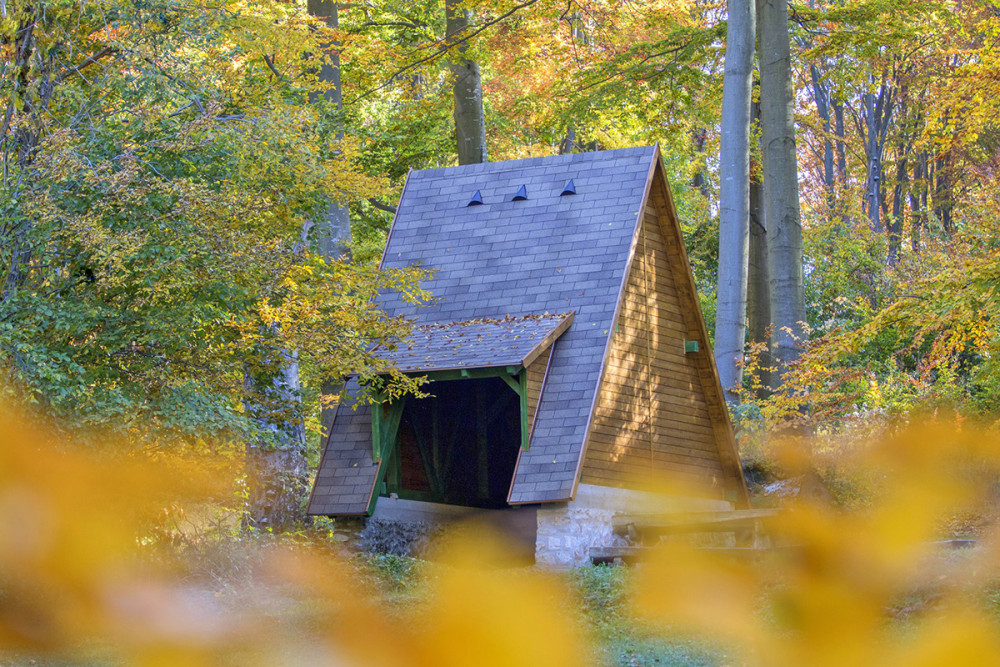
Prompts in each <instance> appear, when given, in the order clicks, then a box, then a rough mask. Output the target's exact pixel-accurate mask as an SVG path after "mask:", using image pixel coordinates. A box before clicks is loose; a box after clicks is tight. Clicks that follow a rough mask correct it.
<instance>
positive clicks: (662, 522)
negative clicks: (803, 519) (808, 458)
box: [612, 509, 779, 544]
mask: <svg viewBox="0 0 1000 667" xmlns="http://www.w3.org/2000/svg"><path fill="white" fill-rule="evenodd" d="M778 513H779V510H776V509H754V510H728V511H722V512H684V513H680V512H678V513H671V514H618V515H616V516H615V517H614V518H613V519H612V525H613V527H614V531H615V533H616V534H617V535H621V536H627V537H629V538H631V539H632V540H633V541H637V542H640V543H643V544H645V543H647V542H648V541H649V540H650V538H655V540H658V539H659V538H661V537H664V536H666V535H679V534H684V533H731V532H739V531H751V532H752V531H757V530H759V529H760V528H762V527H763V524H765V523H766V522H767V521H769V520H771V519H773V518H774V517H776V516H778ZM655 540H654V541H655Z"/></svg>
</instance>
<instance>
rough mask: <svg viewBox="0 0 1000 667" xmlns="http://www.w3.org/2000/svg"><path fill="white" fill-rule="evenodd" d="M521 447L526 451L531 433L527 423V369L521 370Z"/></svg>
mask: <svg viewBox="0 0 1000 667" xmlns="http://www.w3.org/2000/svg"><path fill="white" fill-rule="evenodd" d="M519 377H520V380H521V391H520V392H518V393H519V394H520V397H521V449H522V450H524V451H528V445H529V444H530V443H529V442H528V438H529V436H530V435H531V424H529V423H528V371H527V369H525V370H523V371H521V374H520V376H519Z"/></svg>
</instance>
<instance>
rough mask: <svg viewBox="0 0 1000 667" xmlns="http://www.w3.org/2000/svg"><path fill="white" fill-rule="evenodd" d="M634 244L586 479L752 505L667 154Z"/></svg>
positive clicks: (584, 468)
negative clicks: (657, 486) (663, 487)
mask: <svg viewBox="0 0 1000 667" xmlns="http://www.w3.org/2000/svg"><path fill="white" fill-rule="evenodd" d="M634 247H635V250H634V252H633V254H632V259H631V262H630V267H629V271H628V278H627V280H626V281H625V285H624V288H623V290H622V295H621V300H620V303H619V307H618V312H617V315H616V321H615V322H616V325H615V330H614V332H613V334H612V338H611V340H610V344H609V349H608V353H607V356H606V359H605V365H604V370H603V372H602V379H601V385H600V389H599V391H598V395H597V397H596V400H595V406H594V411H593V413H592V422H591V424H590V428H589V429H588V437H587V443H586V446H585V448H584V454H583V456H582V459H581V466H580V468H579V473H578V476H577V481H578V482H581V481H582V482H584V483H587V484H595V485H600V486H612V487H622V488H636V487H637V486H644V485H646V484H648V483H649V482H650V480H651V479H658V480H661V481H663V482H664V483H666V484H671V483H673V484H676V485H677V486H678V488H684V489H685V490H687V491H691V490H697V492H699V493H701V494H702V495H705V496H710V497H716V498H720V499H724V500H728V501H731V502H734V503H735V504H736V505H737V506H740V507H746V506H747V504H748V494H747V489H746V484H745V482H744V480H743V475H742V469H741V466H740V463H739V457H738V454H737V448H736V442H735V438H734V436H733V431H732V426H731V424H730V421H729V415H728V411H727V409H726V405H725V402H724V399H723V395H722V391H721V385H720V383H719V379H718V375H717V371H716V368H715V364H714V361H713V356H712V351H711V346H710V343H709V339H708V332H707V330H706V327H705V323H704V318H703V317H702V315H701V310H700V306H699V302H698V297H697V291H696V288H695V284H694V279H693V277H692V275H691V271H690V268H689V264H688V259H687V253H686V251H685V249H684V243H683V237H682V235H681V230H680V226H679V224H678V221H677V218H676V214H675V209H674V206H673V200H672V198H671V195H670V189H669V187H668V185H667V182H666V177H665V176H664V174H663V168H662V165H661V164H660V161H659V156H658V155H657V160H656V168H655V170H654V174H653V176H652V180H651V183H650V188H649V190H648V193H647V197H646V204H645V206H644V208H643V214H642V216H641V221H640V224H639V226H638V229H637V231H636V239H635V243H634ZM692 343H693V344H692ZM574 495H575V492H574Z"/></svg>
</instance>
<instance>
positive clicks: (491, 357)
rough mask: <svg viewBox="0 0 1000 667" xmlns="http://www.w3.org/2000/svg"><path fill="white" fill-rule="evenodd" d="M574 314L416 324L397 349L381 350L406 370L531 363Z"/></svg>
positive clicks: (381, 355)
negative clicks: (407, 338) (405, 341)
mask: <svg viewBox="0 0 1000 667" xmlns="http://www.w3.org/2000/svg"><path fill="white" fill-rule="evenodd" d="M572 319H573V314H572V313H564V314H556V315H551V314H549V313H542V314H538V315H526V316H523V317H505V318H503V319H476V320H466V321H463V322H447V323H444V324H424V325H420V326H418V327H416V328H415V329H414V330H413V332H412V333H411V335H410V338H409V340H408V341H407V343H408V344H407V343H404V344H401V345H400V346H399V347H398V348H397V349H395V350H390V349H377V350H375V352H374V354H375V356H377V357H379V358H380V359H385V360H387V361H390V362H392V364H393V365H394V366H395V367H396V368H397V369H398V370H399V371H401V372H403V373H415V372H419V371H442V370H453V369H461V368H489V367H493V366H519V365H527V363H529V360H530V359H531V358H532V357H534V356H537V353H538V352H539V348H541V347H543V346H545V345H546V344H547V343H549V342H551V341H552V338H553V337H554V336H555V335H558V333H560V331H559V330H560V329H561V328H564V326H565V325H567V324H569V322H570V321H572Z"/></svg>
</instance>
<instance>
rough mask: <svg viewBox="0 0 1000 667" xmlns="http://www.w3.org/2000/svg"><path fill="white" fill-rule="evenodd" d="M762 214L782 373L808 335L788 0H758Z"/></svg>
mask: <svg viewBox="0 0 1000 667" xmlns="http://www.w3.org/2000/svg"><path fill="white" fill-rule="evenodd" d="M758 3H759V4H758V23H757V25H758V32H759V34H760V54H761V55H760V100H761V129H762V133H763V143H764V152H763V160H762V161H763V165H764V194H765V204H764V217H765V219H766V220H767V230H768V235H767V251H768V270H769V272H770V281H771V282H770V285H771V322H772V335H773V337H774V338H773V340H774V357H775V365H776V366H777V371H778V373H779V374H784V373H785V372H786V371H787V370H788V368H789V366H790V365H791V364H793V363H794V362H795V361H796V360H797V359H798V357H799V343H800V341H802V340H803V339H804V337H805V319H806V314H805V291H804V288H803V280H802V221H801V215H800V212H799V190H798V166H797V164H796V161H795V124H794V120H795V119H794V113H793V111H794V106H793V103H794V95H793V89H792V72H791V56H790V47H789V39H788V5H787V2H786V0H758Z"/></svg>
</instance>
